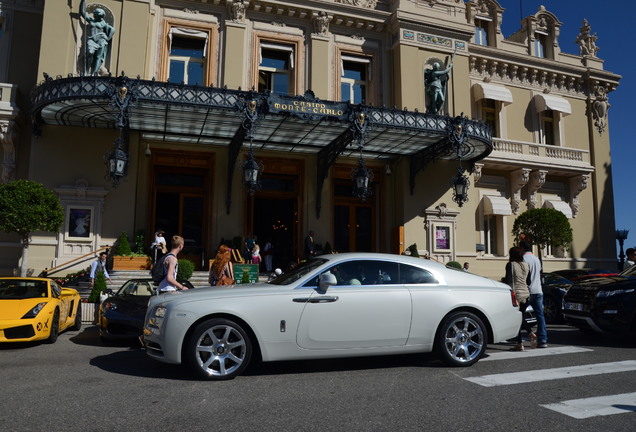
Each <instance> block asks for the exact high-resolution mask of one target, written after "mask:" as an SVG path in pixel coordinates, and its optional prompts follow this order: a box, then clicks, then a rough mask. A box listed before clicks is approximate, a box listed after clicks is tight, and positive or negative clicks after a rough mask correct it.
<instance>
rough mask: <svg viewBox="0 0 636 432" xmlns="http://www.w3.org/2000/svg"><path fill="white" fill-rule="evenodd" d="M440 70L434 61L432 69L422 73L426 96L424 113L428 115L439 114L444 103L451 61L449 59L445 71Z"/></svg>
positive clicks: (438, 64)
mask: <svg viewBox="0 0 636 432" xmlns="http://www.w3.org/2000/svg"><path fill="white" fill-rule="evenodd" d="M454 55H455V54H454V53H453V56H454ZM440 68H441V66H440V63H439V62H438V61H436V62H434V63H433V68H432V69H426V71H425V72H424V81H425V84H426V94H428V105H427V106H426V112H427V113H429V114H439V112H440V110H441V109H442V107H443V106H444V101H446V81H447V80H448V75H449V74H450V71H451V69H452V68H453V59H451V61H450V64H449V65H448V67H447V68H446V69H444V70H440Z"/></svg>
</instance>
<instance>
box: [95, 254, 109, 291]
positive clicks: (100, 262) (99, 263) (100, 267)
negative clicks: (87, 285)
mask: <svg viewBox="0 0 636 432" xmlns="http://www.w3.org/2000/svg"><path fill="white" fill-rule="evenodd" d="M107 256H108V254H107V253H106V252H101V253H100V254H99V258H98V259H97V260H96V261H94V262H93V264H91V274H90V278H91V286H93V284H94V283H95V275H96V274H97V272H98V271H100V272H102V273H104V276H105V277H106V279H108V281H109V282H110V283H111V284H112V283H113V281H112V279H111V278H110V276H109V275H108V271H107V270H106V257H107Z"/></svg>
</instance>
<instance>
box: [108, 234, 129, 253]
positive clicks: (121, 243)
mask: <svg viewBox="0 0 636 432" xmlns="http://www.w3.org/2000/svg"><path fill="white" fill-rule="evenodd" d="M113 249H114V250H113V255H116V256H132V254H133V252H132V249H131V248H130V243H129V242H128V235H127V234H126V231H122V232H121V234H120V235H119V238H118V239H117V243H116V244H115V247H114V248H113Z"/></svg>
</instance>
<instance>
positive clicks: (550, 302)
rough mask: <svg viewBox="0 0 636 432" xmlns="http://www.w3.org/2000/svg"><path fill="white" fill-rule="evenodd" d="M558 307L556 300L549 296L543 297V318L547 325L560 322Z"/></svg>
mask: <svg viewBox="0 0 636 432" xmlns="http://www.w3.org/2000/svg"><path fill="white" fill-rule="evenodd" d="M559 309H560V308H559V305H558V304H557V302H556V300H554V299H553V298H552V297H550V296H544V297H543V316H544V317H545V322H546V323H548V324H556V323H558V322H559V321H561V317H560V314H559Z"/></svg>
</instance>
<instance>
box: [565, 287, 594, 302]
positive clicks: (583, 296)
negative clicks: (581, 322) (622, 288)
mask: <svg viewBox="0 0 636 432" xmlns="http://www.w3.org/2000/svg"><path fill="white" fill-rule="evenodd" d="M597 293H598V288H597V287H594V286H589V285H572V286H571V287H570V289H569V290H568V292H567V293H566V294H565V297H564V298H563V301H565V302H568V303H583V304H587V305H591V304H593V303H594V300H595V299H596V294H597Z"/></svg>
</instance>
